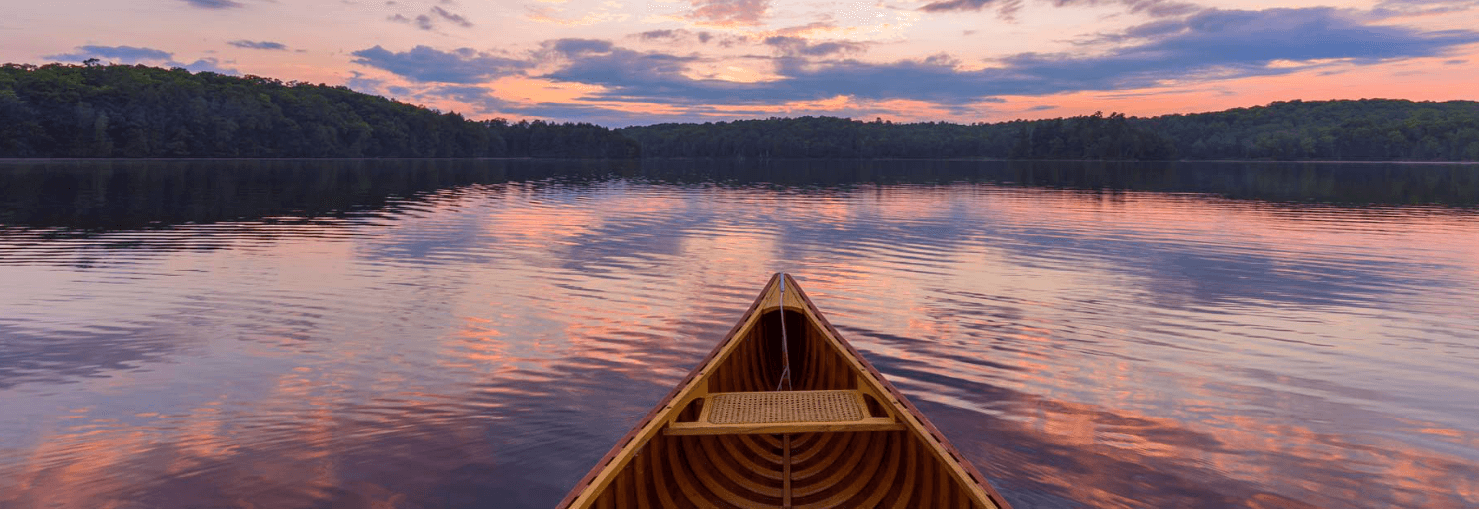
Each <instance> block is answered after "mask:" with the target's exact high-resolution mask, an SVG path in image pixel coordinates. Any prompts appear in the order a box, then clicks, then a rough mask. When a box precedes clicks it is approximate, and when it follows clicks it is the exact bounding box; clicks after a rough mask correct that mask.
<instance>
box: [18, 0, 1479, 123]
mask: <svg viewBox="0 0 1479 510" xmlns="http://www.w3.org/2000/svg"><path fill="white" fill-rule="evenodd" d="M7 11H8V12H7V14H8V15H7V18H8V19H7V20H5V21H0V61H5V62H14V63H32V64H43V63H48V62H64V63H78V62H81V61H83V60H85V59H88V58H98V59H100V60H101V61H103V62H113V63H121V64H135V63H140V64H146V65H154V66H165V67H185V68H188V69H191V70H193V71H215V72H222V73H227V74H237V75H248V74H250V75H258V76H266V77H272V78H278V79H281V80H284V81H291V80H296V81H306V82H312V83H326V84H330V85H346V86H348V87H350V88H352V89H354V90H358V91H361V92H365V93H370V94H377V95H381V96H385V97H390V98H395V99H397V100H400V101H403V102H408V103H413V104H420V105H425V106H429V107H433V108H437V109H441V110H451V111H457V112H461V113H463V114H465V115H467V116H468V117H471V118H474V119H483V118H493V117H503V118H509V119H520V118H529V119H533V118H541V119H547V120H557V121H588V122H594V123H598V124H602V125H607V126H612V127H621V126H627V125H641V124H651V123H657V122H672V121H698V122H704V121H720V120H733V119H740V118H765V117H771V116H801V115H831V116H841V117H850V118H856V119H868V120H872V119H873V118H877V117H882V118H885V119H890V120H898V121H927V120H948V121H953V122H963V123H970V122H992V121H1002V120H1011V119H1018V118H1026V119H1033V118H1045V117H1059V116H1071V115H1082V114H1090V113H1093V112H1095V111H1106V112H1107V111H1119V112H1125V113H1127V114H1129V115H1136V116H1151V115H1159V114H1166V113H1187V112H1200V111H1215V110H1221V109H1226V108H1233V107H1242V106H1254V105H1260V104H1267V103H1269V102H1272V101H1285V100H1291V99H1302V100H1323V99H1360V98H1392V99H1412V100H1438V101H1441V100H1454V99H1476V97H1479V96H1475V94H1474V92H1473V90H1474V89H1473V87H1472V85H1471V83H1472V81H1473V76H1474V75H1475V74H1476V71H1479V31H1475V30H1473V29H1472V28H1470V27H1474V26H1479V3H1476V2H1473V1H1471V0H1380V1H1377V2H1371V1H1359V0H1357V1H1349V0H1345V1H1343V0H1282V1H1278V2H1274V1H1250V0H1236V1H1224V2H1218V3H1217V4H1216V5H1213V4H1210V3H1204V2H1196V3H1192V2H1182V1H1178V0H1112V1H1087V0H1067V1H1062V0H1058V1H1043V0H1032V1H1025V0H941V1H929V0H880V1H875V2H863V1H857V2H849V1H841V0H837V1H797V0H784V1H782V0H645V1H642V0H520V1H500V2H478V1H472V0H300V1H286V2H278V1H271V0H149V1H146V2H123V3H114V2H96V1H86V0H71V1H61V2H49V3H32V4H26V5H17V6H13V7H12V8H10V9H7Z"/></svg>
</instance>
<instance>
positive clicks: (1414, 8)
mask: <svg viewBox="0 0 1479 510" xmlns="http://www.w3.org/2000/svg"><path fill="white" fill-rule="evenodd" d="M1475 7H1479V0H1385V1H1383V2H1381V3H1378V4H1376V7H1373V8H1372V9H1371V13H1372V15H1373V16H1376V17H1382V18H1386V17H1393V16H1417V15H1424V14H1441V13H1448V12H1461V11H1467V10H1470V9H1473V8H1475Z"/></svg>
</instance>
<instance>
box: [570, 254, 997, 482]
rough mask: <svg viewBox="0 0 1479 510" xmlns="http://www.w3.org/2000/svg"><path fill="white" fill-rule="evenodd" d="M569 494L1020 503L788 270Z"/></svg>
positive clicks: (775, 278)
mask: <svg viewBox="0 0 1479 510" xmlns="http://www.w3.org/2000/svg"><path fill="white" fill-rule="evenodd" d="M559 506H560V508H694V507H697V508H722V507H741V508H748V507H781V508H792V507H795V508H814V507H849V508H877V507H894V508H899V507H909V508H967V507H969V508H1009V507H1008V505H1007V502H1006V501H1005V500H1003V499H1002V498H1001V495H1000V494H997V493H996V491H995V490H994V489H992V488H991V486H990V484H988V483H987V482H986V479H985V478H984V477H982V476H981V474H980V473H978V472H976V469H975V468H974V467H972V466H971V464H970V462H969V461H967V460H966V459H965V458H964V457H962V456H961V455H960V453H959V452H958V451H956V450H955V448H954V447H952V446H950V443H949V442H948V441H946V440H945V436H944V435H943V434H941V433H940V431H939V430H938V429H936V428H935V426H934V425H932V424H930V421H929V420H928V419H926V418H925V417H924V415H923V414H920V412H919V409H918V408H916V407H914V405H913V404H911V403H909V400H908V399H906V398H904V395H903V394H902V393H900V392H899V390H897V389H895V388H894V387H893V385H892V384H889V382H888V381H886V380H884V378H883V375H882V374H880V373H879V372H878V370H877V369H874V368H873V365H871V364H869V363H868V362H867V360H864V359H863V357H862V355H860V354H858V351H857V350H856V349H854V348H853V347H852V345H849V344H848V343H847V341H846V340H843V338H842V335H841V334H839V333H838V332H837V330H836V329H835V328H833V327H832V325H831V324H830V323H828V322H827V319H826V318H824V317H822V314H821V312H820V311H818V310H817V308H816V305H814V304H812V302H811V299H809V298H807V297H806V294H805V293H804V292H802V291H801V287H800V286H798V285H797V284H796V280H795V279H793V278H791V277H790V276H789V275H785V274H783V273H777V274H776V275H774V276H772V277H771V279H770V282H769V283H767V284H766V286H765V289H764V290H762V291H761V292H760V296H759V297H758V298H756V299H755V302H754V304H752V305H750V309H749V310H748V311H746V312H745V314H744V315H743V316H741V317H740V320H739V323H738V324H735V326H734V328H733V329H731V330H730V331H729V334H728V335H726V336H725V337H724V340H722V341H720V342H719V345H718V346H716V347H715V348H714V350H713V352H710V353H709V355H708V357H705V358H704V360H703V362H701V363H699V365H698V367H696V368H694V369H693V371H692V372H690V373H689V374H688V376H687V377H685V378H684V379H683V381H682V382H680V383H678V386H677V387H676V388H674V389H673V391H672V392H671V393H669V394H668V396H667V398H664V399H663V400H662V402H660V403H659V404H658V405H657V407H656V408H654V409H653V410H652V412H650V413H648V414H647V416H646V417H645V418H643V419H642V420H641V421H640V422H638V424H637V426H636V427H635V428H633V429H632V431H631V432H629V433H627V435H626V436H625V437H623V438H622V439H620V440H618V441H617V442H616V445H615V446H614V447H612V448H611V451H610V452H608V453H607V454H606V456H605V457H603V458H602V459H601V460H600V461H598V462H597V463H596V466H595V467H594V468H592V469H591V471H590V473H588V474H586V476H585V477H584V478H582V479H581V480H580V482H579V483H577V484H576V485H575V487H574V488H573V489H571V491H570V494H569V495H567V496H565V499H564V500H563V501H561V502H560V505H559Z"/></svg>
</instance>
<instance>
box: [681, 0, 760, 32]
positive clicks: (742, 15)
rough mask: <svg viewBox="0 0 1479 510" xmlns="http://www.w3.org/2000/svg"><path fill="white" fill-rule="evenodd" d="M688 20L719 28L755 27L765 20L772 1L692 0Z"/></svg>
mask: <svg viewBox="0 0 1479 510" xmlns="http://www.w3.org/2000/svg"><path fill="white" fill-rule="evenodd" d="M691 5H692V6H693V10H692V11H690V12H689V13H688V16H687V17H688V19H691V20H695V21H698V22H700V23H703V24H709V25H718V26H754V25H759V24H760V22H761V21H762V20H763V19H764V18H765V11H767V10H769V9H770V0H691Z"/></svg>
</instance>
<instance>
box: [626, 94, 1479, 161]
mask: <svg viewBox="0 0 1479 510" xmlns="http://www.w3.org/2000/svg"><path fill="white" fill-rule="evenodd" d="M621 133H622V134H624V135H627V136H629V137H632V138H634V139H636V140H637V141H638V142H639V143H640V144H641V146H642V153H643V154H645V155H648V156H679V157H745V158H766V157H775V158H999V159H1092V160H1173V159H1205V160H1229V159H1239V160H1242V159H1246V160H1257V159H1270V160H1333V161H1385V160H1411V161H1479V103H1476V102H1473V101H1448V102H1442V103H1435V102H1413V101H1405V100H1389V99H1362V100H1344V101H1289V102H1276V103H1272V104H1269V105H1267V106H1255V107H1252V108H1235V109H1232V110H1226V111H1221V112H1212V113H1198V114H1188V115H1182V114H1177V115H1163V116H1159V117H1148V118H1140V117H1126V116H1125V115H1124V114H1121V113H1112V114H1110V115H1108V116H1105V115H1103V114H1102V113H1095V114H1093V115H1087V116H1077V117H1068V118H1054V119H1043V120H1030V121H1029V120H1014V121H1009V122H999V123H976V124H952V123H943V122H923V123H903V124H900V123H893V122H889V121H884V120H874V121H872V122H860V121H854V120H848V119H838V118H832V117H800V118H790V119H783V118H770V119H764V120H740V121H733V122H714V123H704V124H693V123H671V124H655V125H651V126H642V127H630V128H625V129H622V130H621Z"/></svg>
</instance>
